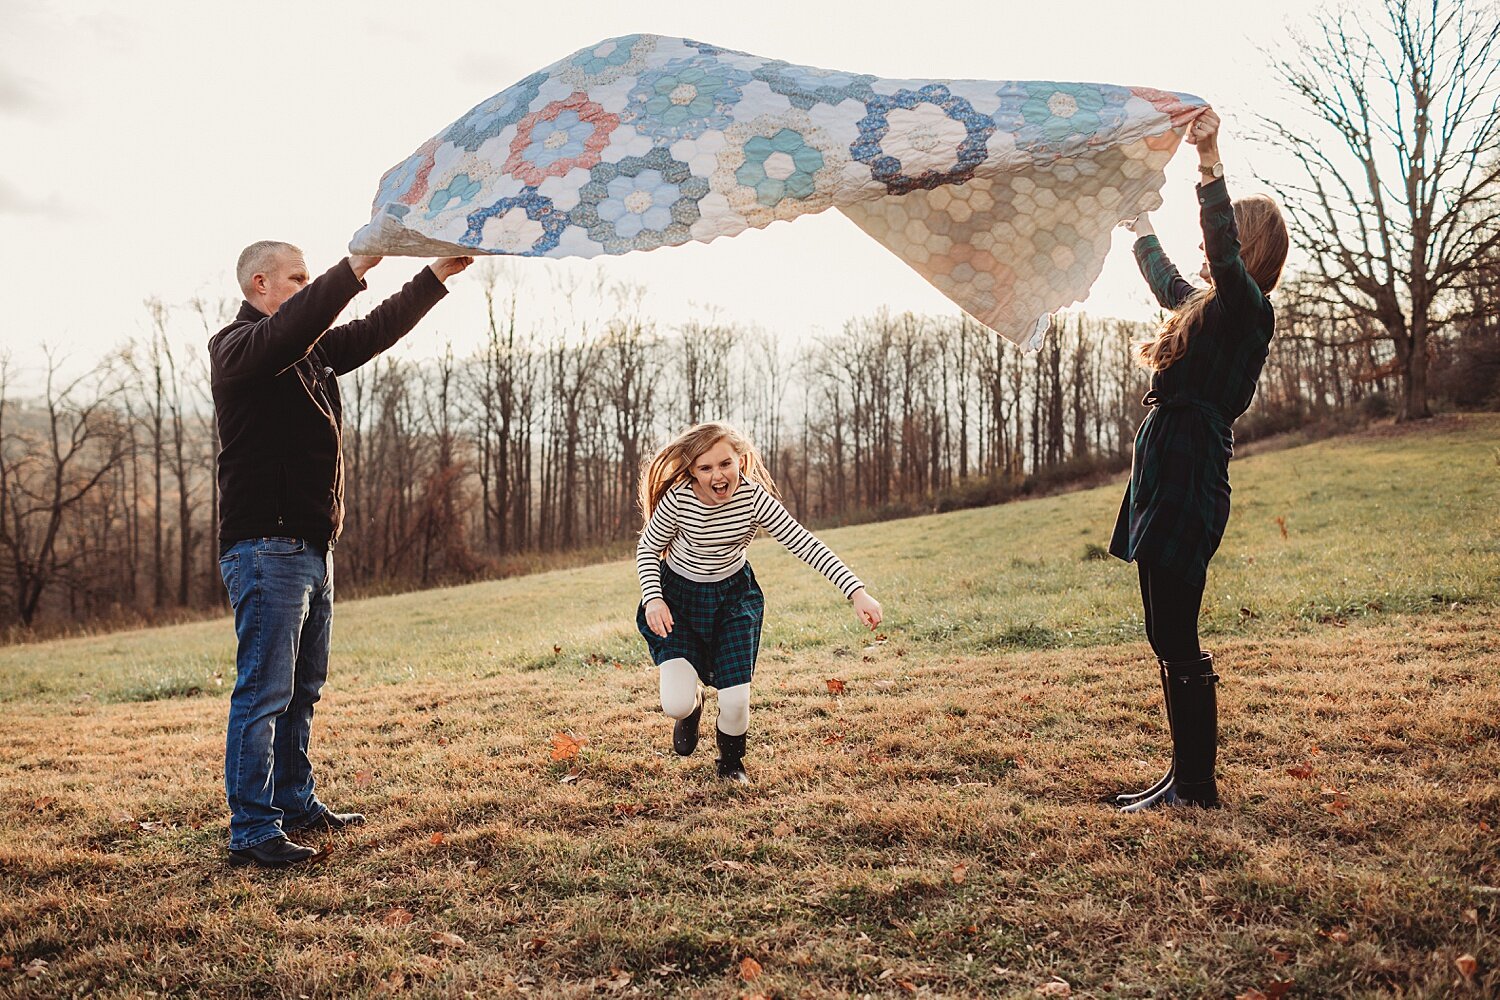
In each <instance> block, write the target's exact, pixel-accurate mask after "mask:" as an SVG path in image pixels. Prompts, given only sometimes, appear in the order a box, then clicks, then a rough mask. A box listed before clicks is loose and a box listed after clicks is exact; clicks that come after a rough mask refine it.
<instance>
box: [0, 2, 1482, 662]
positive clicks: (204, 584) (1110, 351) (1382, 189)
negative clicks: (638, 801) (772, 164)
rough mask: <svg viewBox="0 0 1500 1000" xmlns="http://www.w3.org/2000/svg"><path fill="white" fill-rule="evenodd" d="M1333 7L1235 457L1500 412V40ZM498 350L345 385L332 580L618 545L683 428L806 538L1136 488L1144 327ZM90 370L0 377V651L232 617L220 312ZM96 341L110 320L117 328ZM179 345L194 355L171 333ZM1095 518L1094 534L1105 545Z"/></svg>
mask: <svg viewBox="0 0 1500 1000" xmlns="http://www.w3.org/2000/svg"><path fill="white" fill-rule="evenodd" d="M1383 7H1384V15H1385V16H1384V19H1383V21H1382V20H1381V19H1380V18H1376V19H1369V18H1361V17H1359V16H1357V15H1356V14H1353V13H1348V12H1341V11H1338V10H1335V9H1332V8H1327V9H1325V10H1324V11H1323V12H1322V13H1319V14H1317V15H1315V16H1314V20H1313V22H1312V28H1311V29H1310V30H1309V31H1307V32H1306V33H1303V34H1293V36H1292V37H1291V38H1290V41H1289V44H1288V46H1287V47H1286V48H1285V49H1284V52H1285V54H1284V55H1283V56H1281V57H1278V58H1277V59H1276V60H1275V61H1273V63H1272V64H1271V66H1270V67H1269V71H1270V74H1271V76H1272V77H1274V78H1275V80H1276V81H1277V82H1279V84H1280V85H1281V91H1282V96H1283V97H1284V98H1285V100H1284V102H1283V104H1282V105H1281V106H1274V107H1273V105H1272V103H1271V102H1268V103H1267V106H1266V108H1267V110H1265V111H1263V112H1261V114H1260V133H1261V136H1260V137H1261V138H1262V139H1263V140H1264V141H1265V142H1266V143H1268V144H1269V145H1270V146H1272V147H1276V148H1278V149H1279V150H1280V151H1281V152H1282V154H1284V156H1285V157H1286V159H1285V162H1288V163H1290V164H1291V165H1292V166H1291V167H1290V173H1289V175H1288V176H1285V177H1281V178H1275V179H1271V183H1272V186H1273V187H1274V188H1275V190H1277V192H1278V194H1279V195H1280V197H1281V199H1282V201H1283V203H1284V205H1285V207H1286V210H1287V213H1288V216H1289V220H1290V222H1291V224H1292V231H1293V236H1294V240H1295V243H1296V245H1297V249H1298V251H1299V253H1300V254H1301V258H1302V260H1303V261H1304V262H1305V263H1304V264H1303V266H1302V267H1301V270H1300V274H1299V275H1295V276H1291V277H1289V279H1288V280H1287V281H1285V282H1284V283H1283V285H1282V288H1281V289H1280V290H1279V291H1278V292H1277V293H1276V296H1275V302H1276V304H1277V309H1278V328H1277V337H1276V340H1275V341H1274V343H1273V345H1272V351H1271V357H1270V360H1269V362H1268V364H1267V367H1266V372H1265V374H1264V376H1263V377H1262V380H1261V385H1260V390H1259V393H1258V395H1257V397H1256V401H1255V404H1254V406H1253V408H1252V410H1251V412H1250V413H1249V414H1247V416H1246V417H1245V418H1244V419H1242V420H1241V421H1240V422H1239V424H1238V425H1237V431H1238V433H1239V435H1240V438H1241V439H1242V440H1243V439H1245V438H1249V437H1255V436H1260V435H1264V434H1267V433H1271V432H1275V431H1278V430H1287V429H1291V428H1295V427H1298V426H1302V425H1305V424H1308V423H1310V422H1322V423H1330V422H1333V423H1349V422H1357V421H1360V420H1367V419H1378V418H1384V417H1394V418H1396V419H1402V420H1416V419H1421V418H1423V417H1425V416H1427V415H1429V414H1430V413H1431V412H1432V410H1433V409H1434V408H1463V407H1476V408H1479V407H1484V408H1495V407H1497V406H1500V97H1497V95H1500V18H1497V17H1496V15H1495V13H1494V9H1493V8H1492V7H1490V6H1487V5H1484V4H1474V3H1470V2H1467V0H1428V2H1422V0H1386V2H1385V4H1384V5H1383ZM480 280H481V281H483V282H484V284H485V288H486V292H487V295H486V301H487V304H488V309H487V312H486V313H484V314H480V315H475V316H472V317H466V318H463V319H461V320H458V322H467V323H472V324H475V325H476V326H480V325H482V326H480V329H482V331H483V333H484V336H483V337H482V338H466V339H465V342H466V343H467V342H474V340H475V339H479V340H482V343H483V347H482V348H481V349H479V350H478V351H476V352H474V353H472V354H469V355H467V356H461V355H459V354H457V353H455V352H454V351H451V350H450V351H447V352H444V353H442V354H441V355H440V356H438V357H435V358H431V359H428V360H424V361H422V362H412V361H407V360H401V359H399V358H387V359H377V361H376V362H374V363H372V364H370V365H367V366H366V367H365V368H363V369H361V370H359V371H357V372H355V373H352V374H351V375H348V376H345V377H344V378H343V379H342V380H341V389H342V393H343V396H344V406H345V448H346V455H345V462H346V472H347V499H348V519H347V522H346V527H345V534H344V537H343V539H342V540H341V541H340V543H339V555H340V558H339V560H338V573H339V586H340V588H341V590H342V592H343V593H345V594H347V593H349V591H350V588H353V589H354V590H355V591H363V592H370V591H376V590H394V589H404V588H412V587H425V586H432V585H435V584H440V583H446V582H454V581H461V580H469V579H475V578H479V577H483V576H487V575H495V574H502V573H509V572H517V571H521V570H525V569H528V568H536V567H540V566H548V565H557V564H560V563H562V562H565V561H568V560H576V559H582V558H589V557H590V556H592V555H596V554H598V553H599V552H601V551H604V550H608V549H614V550H618V549H619V548H620V547H621V545H622V544H623V543H625V542H626V540H628V539H630V538H631V537H632V536H633V535H634V534H635V532H636V531H637V530H638V529H639V514H638V512H637V511H636V510H635V507H634V489H633V487H634V482H635V478H636V475H637V472H638V470H639V468H640V465H641V463H642V461H643V460H644V459H646V458H647V457H648V456H649V455H650V453H651V451H652V449H653V448H654V447H655V446H656V445H658V444H659V443H661V442H662V441H663V439H664V438H666V437H667V436H669V435H670V434H672V433H675V432H676V431H677V430H679V429H681V428H683V427H685V426H687V425H689V424H691V423H694V422H696V421H700V420H705V419H716V418H725V419H729V420H732V421H734V422H735V423H737V424H739V425H741V426H742V427H743V428H744V429H746V430H747V431H749V433H750V434H751V435H752V437H753V438H754V440H756V441H757V442H758V443H759V445H760V447H761V449H762V451H763V452H764V453H765V456H766V458H767V460H768V463H769V465H770V467H771V469H772V471H773V473H774V475H775V476H776V478H777V481H778V483H779V484H780V486H781V490H782V492H783V494H784V496H785V499H786V501H787V504H788V506H789V507H790V508H791V509H792V511H793V512H794V513H795V514H796V515H797V516H798V517H799V518H801V519H803V520H804V521H806V522H808V523H811V524H813V525H815V526H816V525H822V524H833V523H841V522H848V521H853V520H868V519H873V518H885V517H893V516H899V515H902V514H908V513H916V512H921V511H928V510H940V509H947V508H952V507H958V506H973V505H979V504H985V503H994V502H997V501H1000V500H1004V499H1007V498H1009V497H1013V496H1017V495H1022V494H1025V493H1027V492H1030V491H1034V490H1036V489H1038V488H1048V487H1052V486H1057V485H1062V484H1066V483H1073V482H1080V481H1087V480H1088V479H1090V478H1091V477H1095V476H1097V475H1099V474H1102V473H1106V472H1109V471H1112V470H1117V469H1121V468H1124V467H1125V466H1126V465H1127V464H1128V462H1129V452H1130V443H1131V438H1132V435H1133V432H1134V429H1135V426H1136V424H1137V422H1138V420H1139V418H1140V416H1141V415H1142V410H1141V408H1140V403H1139V400H1140V397H1141V395H1142V393H1143V392H1144V389H1145V386H1146V374H1145V372H1144V371H1143V370H1142V369H1141V368H1139V367H1138V366H1137V365H1136V364H1135V362H1134V360H1133V358H1132V351H1131V343H1132V341H1135V340H1139V339H1143V338H1144V337H1146V336H1148V335H1149V334H1150V333H1151V332H1152V325H1151V324H1131V323H1124V322H1120V321H1117V320H1100V319H1093V318H1088V317H1085V316H1071V317H1069V318H1067V319H1066V320H1065V321H1064V322H1063V323H1062V325H1061V327H1060V329H1057V330H1055V331H1054V332H1053V334H1052V335H1051V336H1050V337H1049V338H1048V339H1047V341H1046V343H1045V346H1044V347H1043V349H1042V350H1041V351H1040V352H1039V353H1037V354H1033V355H1027V354H1023V353H1022V352H1020V351H1018V350H1016V349H1014V348H1012V347H1010V346H1009V345H1007V344H1005V343H1004V342H1002V341H1001V340H1000V339H999V338H997V337H996V336H995V335H994V334H992V333H990V332H988V331H986V330H984V329H982V328H979V327H977V326H975V325H973V324H971V323H968V322H966V321H964V320H962V319H960V318H957V317H954V316H912V315H899V316H897V315H887V314H884V313H878V312H877V313H875V314H872V315H866V316H860V317H855V318H852V319H850V320H849V321H848V322H846V323H845V324H844V327H843V329H842V330H841V331H840V332H839V333H837V334H836V335H831V336H827V337H824V338H822V339H819V340H816V341H811V342H808V341H804V342H800V343H793V342H791V339H790V338H789V337H784V336H778V335H777V333H776V332H775V331H769V332H767V331H760V330H750V329H744V328H741V327H738V326H735V325H734V324H732V323H725V322H721V321H718V320H709V319H705V320H704V321H703V322H700V323H693V324H688V325H686V326H683V327H681V328H674V329H665V328H663V327H662V326H661V325H659V324H658V323H656V322H654V321H653V320H652V319H651V318H650V317H649V316H645V315H642V314H641V312H640V310H639V309H638V308H636V307H633V306H632V304H631V303H632V302H633V301H635V302H638V301H639V299H638V297H635V296H631V295H630V294H628V293H625V294H621V295H620V296H618V300H619V303H620V308H619V309H618V310H616V312H615V315H614V318H613V319H612V320H611V321H609V322H608V323H606V324H604V325H603V327H602V329H597V328H586V327H582V326H579V327H576V328H569V327H567V326H565V325H556V326H553V327H550V328H541V327H538V326H536V325H534V324H531V323H520V322H518V321H517V320H516V317H517V315H518V312H517V302H516V299H515V294H514V292H513V290H512V289H511V288H509V287H508V286H507V285H506V284H505V283H504V282H503V281H501V280H500V279H499V276H498V272H495V271H488V272H487V273H482V274H481V277H480ZM145 308H146V318H147V320H148V328H149V330H150V333H149V335H146V336H142V337H138V338H136V339H135V340H132V341H131V342H128V343H124V344H122V345H120V347H119V348H118V349H117V350H116V351H114V352H113V353H111V354H110V355H109V356H108V357H106V358H103V359H101V360H100V361H99V362H98V364H96V365H93V366H92V367H90V368H89V369H88V370H87V371H84V372H82V373H79V372H78V370H77V367H76V364H75V363H74V362H68V363H64V362H63V361H62V360H60V359H58V358H56V357H54V360H53V361H52V362H51V363H49V364H48V365H46V366H44V369H43V370H40V371H19V370H17V369H16V368H14V367H13V366H10V365H9V364H8V363H7V362H6V361H5V359H4V356H3V354H0V636H6V637H10V638H12V639H14V638H25V637H27V636H29V635H34V634H37V632H39V631H58V630H66V629H73V628H88V627H93V626H105V625H110V624H118V623H124V622H129V621H140V620H162V619H167V618H171V617H174V616H177V615H182V614H188V613H195V612H197V611H199V610H201V609H205V608H213V607H216V606H218V605H219V604H220V603H221V602H222V601H223V587H222V585H221V583H220V581H219V576H218V568H217V543H216V539H215V525H216V506H217V497H216V496H215V487H214V452H215V447H214V442H215V429H214V426H213V423H212V407H211V406H210V405H209V401H208V398H207V397H208V392H207V389H208V381H207V373H206V370H205V362H204V351H203V345H204V344H205V343H206V341H207V338H208V337H209V335H211V334H212V333H213V332H214V331H215V330H216V329H218V328H219V327H220V326H221V325H222V323H223V322H224V321H225V320H226V319H227V316H228V314H229V313H230V312H232V306H231V304H230V303H213V304H210V303H205V302H201V301H194V302H189V303H178V304H167V303H163V302H160V301H148V302H147V303H146V305H145ZM113 319H115V320H119V319H120V318H119V317H114V318H113ZM187 328H192V329H193V330H194V331H195V333H194V335H193V336H191V337H189V336H186V335H185V334H184V333H183V331H184V330H185V329H187ZM1106 529H1107V526H1105V525H1101V526H1100V535H1101V540H1102V536H1103V534H1104V531H1105V530H1106Z"/></svg>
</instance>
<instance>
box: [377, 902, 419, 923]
mask: <svg viewBox="0 0 1500 1000" xmlns="http://www.w3.org/2000/svg"><path fill="white" fill-rule="evenodd" d="M412 919H413V918H412V915H411V911H410V910H408V909H407V908H406V907H404V906H397V907H395V908H394V909H390V910H387V911H386V913H385V916H383V917H381V918H380V922H381V923H383V924H385V925H386V926H387V927H405V926H406V925H407V924H409V923H411V922H412Z"/></svg>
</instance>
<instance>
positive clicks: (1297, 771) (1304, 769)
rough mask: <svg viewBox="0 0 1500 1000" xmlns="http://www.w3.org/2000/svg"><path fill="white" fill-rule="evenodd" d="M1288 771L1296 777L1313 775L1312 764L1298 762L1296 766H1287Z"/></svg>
mask: <svg viewBox="0 0 1500 1000" xmlns="http://www.w3.org/2000/svg"><path fill="white" fill-rule="evenodd" d="M1286 773H1287V774H1290V775H1291V776H1292V777H1294V778H1311V777H1312V776H1313V769H1312V765H1311V764H1298V765H1296V766H1295V767H1289V768H1287V769H1286Z"/></svg>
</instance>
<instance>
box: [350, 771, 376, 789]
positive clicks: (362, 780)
mask: <svg viewBox="0 0 1500 1000" xmlns="http://www.w3.org/2000/svg"><path fill="white" fill-rule="evenodd" d="M374 780H375V775H374V774H372V773H370V772H369V771H355V772H354V783H355V784H356V785H358V786H359V787H361V788H363V787H364V786H366V785H368V784H369V783H370V782H372V781H374Z"/></svg>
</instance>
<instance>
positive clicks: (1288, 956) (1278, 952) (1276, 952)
mask: <svg viewBox="0 0 1500 1000" xmlns="http://www.w3.org/2000/svg"><path fill="white" fill-rule="evenodd" d="M1266 952H1267V953H1268V954H1269V955H1270V956H1271V961H1273V962H1275V963H1276V964H1277V965H1285V964H1287V963H1288V962H1290V961H1291V960H1292V959H1293V958H1296V957H1297V956H1296V954H1295V953H1294V952H1291V951H1288V950H1287V949H1285V948H1280V947H1275V946H1273V947H1270V948H1267V949H1266Z"/></svg>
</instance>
